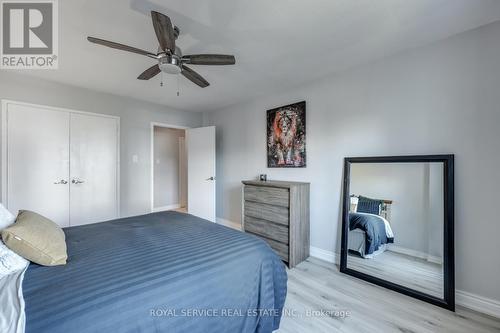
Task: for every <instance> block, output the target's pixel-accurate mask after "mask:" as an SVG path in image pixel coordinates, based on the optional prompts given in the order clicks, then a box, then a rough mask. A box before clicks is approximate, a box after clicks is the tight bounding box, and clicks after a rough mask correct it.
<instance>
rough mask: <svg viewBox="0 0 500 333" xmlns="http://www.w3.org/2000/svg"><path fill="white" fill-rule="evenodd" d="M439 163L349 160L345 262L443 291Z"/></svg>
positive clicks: (408, 283) (408, 284)
mask: <svg viewBox="0 0 500 333" xmlns="http://www.w3.org/2000/svg"><path fill="white" fill-rule="evenodd" d="M443 184H444V183H443V164H442V163H357V164H356V163H353V164H352V165H351V176H350V203H351V205H350V212H349V233H348V260H347V266H348V267H349V268H351V269H354V270H356V271H359V272H362V273H366V274H369V275H372V276H375V277H378V278H381V279H384V280H387V281H390V282H393V283H396V284H399V285H403V286H406V287H408V288H411V289H414V290H418V291H422V292H425V293H426V294H430V295H433V296H436V297H439V298H442V297H443V281H444V279H443V264H442V263H443V225H444V224H443V219H444V211H443V202H444V198H443V193H444V189H443Z"/></svg>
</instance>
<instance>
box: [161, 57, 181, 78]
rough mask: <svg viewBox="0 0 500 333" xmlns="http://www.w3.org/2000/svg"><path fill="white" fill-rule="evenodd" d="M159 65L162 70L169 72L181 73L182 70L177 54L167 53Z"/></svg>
mask: <svg viewBox="0 0 500 333" xmlns="http://www.w3.org/2000/svg"><path fill="white" fill-rule="evenodd" d="M158 66H159V67H160V70H161V71H162V72H164V73H168V74H180V73H181V71H182V69H181V61H180V58H179V57H177V56H175V55H173V56H171V55H165V57H163V58H161V59H160V62H159V64H158Z"/></svg>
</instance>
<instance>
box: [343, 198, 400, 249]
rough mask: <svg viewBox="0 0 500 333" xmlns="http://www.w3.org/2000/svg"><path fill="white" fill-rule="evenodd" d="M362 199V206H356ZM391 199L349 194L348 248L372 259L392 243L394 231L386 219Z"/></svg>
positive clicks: (389, 211)
mask: <svg viewBox="0 0 500 333" xmlns="http://www.w3.org/2000/svg"><path fill="white" fill-rule="evenodd" d="M360 200H363V201H364V202H363V207H362V208H361V207H360V206H358V203H359V202H360ZM391 205H392V201H391V200H380V199H370V198H366V197H363V196H356V195H353V196H351V206H350V211H349V235H348V250H349V252H350V253H354V254H356V255H359V256H361V257H362V258H365V259H372V258H374V257H375V256H377V255H378V254H381V253H383V252H384V251H386V250H387V246H388V244H390V243H394V233H393V231H392V229H391V225H390V223H389V221H388V219H389V218H390V213H391Z"/></svg>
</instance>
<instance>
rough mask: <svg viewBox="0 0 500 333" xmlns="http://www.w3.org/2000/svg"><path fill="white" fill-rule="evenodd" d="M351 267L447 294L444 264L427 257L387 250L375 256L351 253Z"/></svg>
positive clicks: (418, 288)
mask: <svg viewBox="0 0 500 333" xmlns="http://www.w3.org/2000/svg"><path fill="white" fill-rule="evenodd" d="M347 267H348V268H351V269H354V270H356V271H359V272H362V273H366V274H368V275H371V276H375V277H378V278H381V279H384V280H388V281H391V282H394V283H396V284H399V285H403V286H405V287H409V288H411V289H415V290H418V291H422V292H424V293H426V294H430V295H433V296H436V297H438V298H443V285H444V276H443V266H442V265H439V264H436V263H432V262H429V261H427V260H424V259H420V258H416V257H411V256H408V255H406V254H401V253H396V252H392V251H385V252H383V253H380V254H379V255H377V256H375V257H374V258H372V259H363V258H361V257H359V256H356V255H354V254H350V253H349V255H348V257H347Z"/></svg>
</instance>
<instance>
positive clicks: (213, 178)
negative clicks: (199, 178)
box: [205, 177, 215, 180]
mask: <svg viewBox="0 0 500 333" xmlns="http://www.w3.org/2000/svg"><path fill="white" fill-rule="evenodd" d="M205 180H215V177H210V178H207V179H205Z"/></svg>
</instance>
